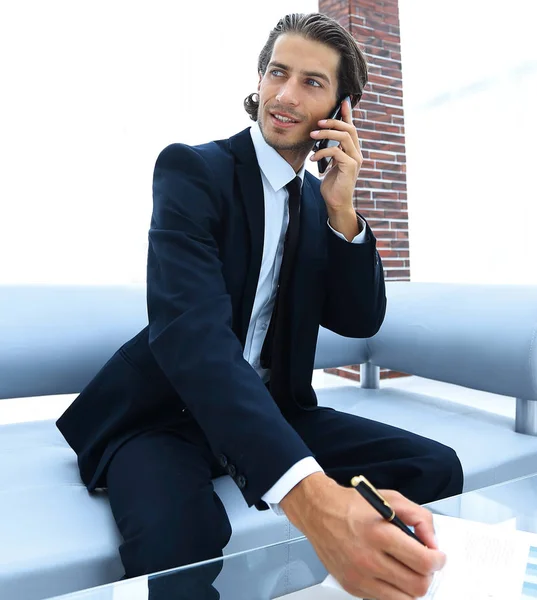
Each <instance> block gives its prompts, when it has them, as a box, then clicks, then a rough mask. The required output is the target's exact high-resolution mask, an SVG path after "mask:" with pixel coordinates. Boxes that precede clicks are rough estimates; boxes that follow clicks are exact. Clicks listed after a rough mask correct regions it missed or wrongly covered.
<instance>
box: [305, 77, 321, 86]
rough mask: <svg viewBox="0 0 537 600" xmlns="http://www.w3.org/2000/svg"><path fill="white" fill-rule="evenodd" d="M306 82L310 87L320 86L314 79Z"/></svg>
mask: <svg viewBox="0 0 537 600" xmlns="http://www.w3.org/2000/svg"><path fill="white" fill-rule="evenodd" d="M306 82H307V84H308V85H311V86H312V87H321V84H320V83H319V82H318V81H315V79H308V80H307V81H306Z"/></svg>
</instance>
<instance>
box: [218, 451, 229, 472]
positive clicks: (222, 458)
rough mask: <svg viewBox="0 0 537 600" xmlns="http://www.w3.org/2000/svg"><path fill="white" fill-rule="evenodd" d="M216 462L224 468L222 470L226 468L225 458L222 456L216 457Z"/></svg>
mask: <svg viewBox="0 0 537 600" xmlns="http://www.w3.org/2000/svg"><path fill="white" fill-rule="evenodd" d="M218 462H219V463H220V466H221V467H224V469H225V468H226V467H227V456H225V455H224V454H220V455H219V456H218Z"/></svg>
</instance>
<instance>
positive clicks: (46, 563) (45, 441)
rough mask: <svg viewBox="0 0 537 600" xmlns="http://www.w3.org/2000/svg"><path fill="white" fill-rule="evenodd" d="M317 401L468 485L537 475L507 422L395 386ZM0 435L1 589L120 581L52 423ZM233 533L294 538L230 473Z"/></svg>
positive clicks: (106, 525) (90, 500)
mask: <svg viewBox="0 0 537 600" xmlns="http://www.w3.org/2000/svg"><path fill="white" fill-rule="evenodd" d="M318 397H319V403H320V404H321V405H324V406H331V407H333V408H337V409H339V410H343V411H346V412H350V413H354V414H359V415H362V416H364V417H367V418H370V419H375V420H378V421H383V422H385V423H389V424H391V425H395V426H397V427H402V428H404V429H408V430H411V431H415V432H416V433H418V434H421V435H425V436H427V437H431V438H433V439H436V440H438V441H440V442H442V443H444V444H447V445H449V446H451V447H453V448H455V449H456V450H457V452H458V454H459V457H460V458H461V462H462V464H463V468H464V472H465V478H466V483H465V489H466V490H470V489H476V488H479V487H484V486H486V485H491V484H494V483H497V482H499V481H504V480H508V479H512V478H515V477H519V476H522V475H526V474H529V473H532V472H535V471H537V438H534V437H530V436H524V435H520V434H516V433H515V432H514V431H513V426H514V424H513V422H512V420H511V419H508V418H505V417H499V416H496V415H492V414H490V413H487V412H484V411H480V410H475V409H471V408H468V407H467V406H463V405H460V404H457V403H453V402H449V401H446V400H440V399H437V398H431V397H428V396H421V395H418V394H415V393H409V392H405V391H401V390H395V389H385V390H382V389H381V390H365V389H361V388H359V387H357V386H343V387H337V388H325V389H322V390H319V391H318ZM1 429H2V431H1V435H0V470H1V473H2V478H1V481H0V514H1V515H2V516H1V518H0V539H1V540H2V543H1V544H0V589H1V590H2V597H5V598H17V600H37V599H41V598H47V597H50V596H54V595H59V594H62V593H68V592H71V591H75V590H79V589H84V588H87V587H92V586H96V585H101V584H103V583H108V582H110V581H114V580H117V579H119V578H120V577H121V576H122V574H123V569H122V566H121V562H120V559H119V554H118V551H117V548H118V545H119V544H120V543H121V540H120V536H119V534H118V531H117V529H116V526H115V523H114V520H113V518H112V514H111V511H110V507H109V504H108V501H107V496H106V493H105V492H102V491H100V492H97V493H95V494H89V493H88V492H87V491H86V488H85V487H84V486H83V485H82V483H81V482H80V477H79V473H78V469H77V464H76V456H75V454H74V453H73V451H72V450H71V449H70V448H69V446H68V445H67V444H66V442H65V441H64V440H63V438H62V436H61V435H60V433H59V432H58V431H57V429H56V427H55V425H54V422H53V421H41V422H33V423H21V424H16V425H7V426H3V427H2V428H1ZM214 484H215V489H216V491H217V493H218V494H219V495H220V497H221V498H222V501H223V502H224V505H225V506H226V509H227V511H228V514H229V517H230V521H231V525H232V528H233V535H232V538H231V541H230V543H229V544H228V546H227V547H226V548H225V553H226V554H229V553H233V552H238V551H241V550H245V549H248V548H252V547H257V546H261V545H265V544H270V543H273V542H277V541H282V540H286V539H290V538H293V537H296V536H297V535H299V532H298V530H296V529H295V528H294V527H292V526H291V525H290V524H289V523H288V521H287V519H285V518H283V517H277V516H276V515H275V514H274V513H273V512H272V511H270V510H267V511H262V512H260V511H257V510H256V509H255V508H248V507H247V505H246V503H245V502H244V499H243V497H242V495H241V493H240V491H239V490H238V488H237V487H236V485H235V484H234V482H233V481H232V480H231V479H230V478H229V477H227V476H226V477H221V478H219V479H217V480H215V482H214Z"/></svg>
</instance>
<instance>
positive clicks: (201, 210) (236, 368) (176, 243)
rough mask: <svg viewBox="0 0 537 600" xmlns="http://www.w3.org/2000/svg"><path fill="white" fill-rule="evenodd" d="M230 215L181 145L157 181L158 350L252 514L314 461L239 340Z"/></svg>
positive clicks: (153, 259) (154, 338)
mask: <svg viewBox="0 0 537 600" xmlns="http://www.w3.org/2000/svg"><path fill="white" fill-rule="evenodd" d="M224 213H225V205H224V203H223V199H222V197H221V192H220V190H219V189H218V187H217V182H215V178H214V176H213V175H212V172H211V170H210V168H209V165H208V164H207V162H206V161H205V160H204V158H202V157H201V156H200V155H199V154H198V153H197V152H196V151H195V150H194V149H192V148H189V147H187V146H183V145H180V144H175V145H173V146H169V147H168V148H166V149H165V150H164V151H163V152H162V153H161V155H160V156H159V158H158V160H157V163H156V166H155V173H154V180H153V215H152V220H151V228H150V231H149V253H148V270H147V304H148V314H149V345H150V349H151V351H152V353H153V355H154V357H155V359H156V361H157V363H158V365H159V366H160V368H161V369H162V371H163V372H164V374H165V375H166V377H167V378H168V380H169V381H170V382H171V384H172V386H173V387H174V388H175V390H176V391H177V393H178V394H179V396H180V398H181V400H182V401H183V402H184V403H185V405H186V406H187V408H188V409H189V411H190V412H191V413H192V415H193V417H194V419H195V420H196V421H197V423H198V424H199V425H200V427H201V428H202V430H203V432H204V433H205V436H206V437H207V439H208V441H209V444H210V446H211V449H212V451H213V453H214V455H215V456H217V457H219V458H220V460H221V462H222V463H226V462H227V464H228V465H233V466H234V467H235V471H236V474H235V477H234V479H235V481H236V482H237V484H238V486H239V488H241V491H242V493H243V495H244V497H245V499H246V501H247V503H248V504H249V505H252V504H255V503H257V502H258V501H259V500H260V498H261V497H262V495H263V494H264V493H265V492H266V491H267V490H268V489H269V488H270V487H271V486H272V485H273V484H274V483H275V482H276V481H277V480H278V479H279V478H280V477H281V476H282V475H283V474H284V473H285V472H286V471H287V470H288V469H289V468H290V467H291V466H292V465H293V464H295V463H296V462H298V461H299V460H301V459H303V458H304V457H306V456H311V452H310V451H309V449H308V448H307V446H306V445H305V444H304V442H303V441H302V439H301V438H300V437H299V436H298V434H297V433H296V432H295V431H294V429H293V428H292V427H291V426H290V425H289V424H288V423H287V421H286V420H285V419H284V417H283V416H282V414H281V412H280V410H279V408H278V407H277V405H276V404H275V402H274V400H273V399H272V397H271V396H270V394H269V392H268V391H267V389H266V387H265V385H264V384H263V382H262V381H261V379H260V378H259V376H258V375H257V374H256V372H255V371H254V370H253V369H252V368H251V366H250V365H249V364H248V362H247V361H246V360H245V359H244V357H243V349H242V346H241V344H240V341H239V339H238V338H237V336H236V335H235V333H234V332H233V330H232V306H231V299H230V296H229V295H228V293H227V290H226V285H225V281H224V277H223V274H222V264H221V261H220V257H219V247H218V238H219V236H220V235H221V234H222V230H223V225H222V219H223V218H224V217H223V215H224Z"/></svg>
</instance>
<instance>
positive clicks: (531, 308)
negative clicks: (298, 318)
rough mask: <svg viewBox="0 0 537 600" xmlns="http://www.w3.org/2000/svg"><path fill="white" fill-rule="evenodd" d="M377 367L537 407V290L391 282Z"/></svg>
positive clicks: (373, 346) (376, 345) (374, 353)
mask: <svg viewBox="0 0 537 600" xmlns="http://www.w3.org/2000/svg"><path fill="white" fill-rule="evenodd" d="M387 297H388V308H387V313H386V319H385V321H384V324H383V325H382V327H381V329H380V331H379V332H378V333H377V335H375V336H374V337H373V338H370V339H369V340H368V346H369V350H370V356H371V358H370V362H371V363H373V364H375V365H379V366H382V367H385V368H389V369H393V370H396V371H401V372H403V373H409V374H412V375H419V376H421V377H426V378H429V379H435V380H438V381H445V382H447V383H454V384H457V385H462V386H465V387H469V388H473V389H478V390H483V391H487V392H492V393H496V394H502V395H506V396H514V397H517V398H521V399H526V400H537V349H536V345H537V339H536V336H537V286H520V285H516V286H515V285H458V284H440V283H439V284H436V283H407V282H392V283H389V284H388V286H387Z"/></svg>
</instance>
